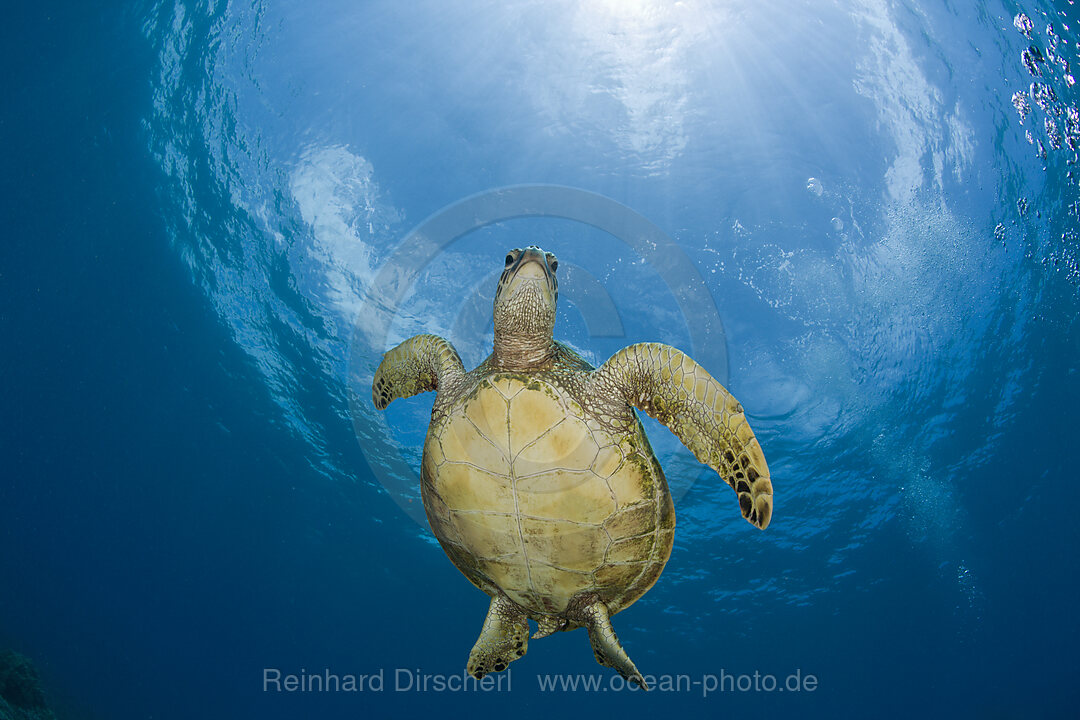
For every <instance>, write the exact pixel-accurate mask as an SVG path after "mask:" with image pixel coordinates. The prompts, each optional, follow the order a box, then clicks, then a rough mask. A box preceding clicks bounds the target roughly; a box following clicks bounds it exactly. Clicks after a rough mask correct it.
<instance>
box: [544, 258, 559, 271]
mask: <svg viewBox="0 0 1080 720" xmlns="http://www.w3.org/2000/svg"><path fill="white" fill-rule="evenodd" d="M547 261H548V267H549V268H551V272H555V271H556V270H558V269H559V258H557V257H555V255H554V254H553V253H548V254H547Z"/></svg>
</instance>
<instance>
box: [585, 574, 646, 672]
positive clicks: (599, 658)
mask: <svg viewBox="0 0 1080 720" xmlns="http://www.w3.org/2000/svg"><path fill="white" fill-rule="evenodd" d="M566 616H567V617H568V618H570V619H571V620H573V621H574V622H576V623H580V624H582V625H584V626H585V627H586V629H588V631H589V642H590V643H592V649H593V655H595V656H596V662H598V663H600V664H601V665H603V666H605V667H609V668H614V669H615V671H616V672H618V673H619V674H620V675H622V676H623V679H624V680H626V681H627V682H632V683H636V684H637V685H639V686H640V687H641V689H642V690H648V689H649V686H648V685H646V684H645V678H643V677H642V676H641V673H640V672H638V669H637V667H635V665H634V663H633V661H632V660H631V659H630V656H629V655H627V654H626V651H625V650H623V646H622V645H620V644H619V638H618V636H616V635H615V628H613V627H611V618H610V617H609V616H608V609H607V605H605V604H604V603H603V602H601V601H600V599H599V598H597V597H596V596H595V595H589V596H585V597H582V598H576V599H575V600H574V601H572V602H571V603H570V607H568V608H567V609H566Z"/></svg>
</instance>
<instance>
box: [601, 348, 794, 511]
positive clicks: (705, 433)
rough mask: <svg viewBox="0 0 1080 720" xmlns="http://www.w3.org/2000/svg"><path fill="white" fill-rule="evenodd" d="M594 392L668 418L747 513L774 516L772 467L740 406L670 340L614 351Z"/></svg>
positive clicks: (665, 422) (679, 435)
mask: <svg viewBox="0 0 1080 720" xmlns="http://www.w3.org/2000/svg"><path fill="white" fill-rule="evenodd" d="M589 382H590V391H591V392H590V396H591V397H594V398H595V397H616V398H620V399H622V400H625V401H626V402H627V403H629V404H630V405H632V406H634V407H636V408H638V409H639V410H643V411H644V412H646V413H648V414H649V415H650V416H652V417H654V418H656V419H657V420H659V421H660V422H662V423H664V424H665V425H667V426H668V428H670V429H671V431H672V432H673V433H675V434H676V435H677V436H678V437H679V439H680V440H682V442H683V444H684V445H686V447H688V448H689V449H690V451H691V452H693V453H694V457H696V458H697V459H698V460H699V461H700V462H703V463H705V464H706V465H708V466H709V467H711V468H712V469H713V470H715V471H716V472H718V473H719V474H720V477H722V478H723V479H724V480H725V482H727V484H728V485H730V486H731V487H732V488H733V489H734V490H735V492H736V493H737V494H738V496H739V509H740V510H741V511H742V515H743V517H744V518H746V519H747V520H749V521H750V523H752V524H753V525H755V526H757V527H759V528H761V529H762V530H764V529H765V528H766V527H767V526H768V524H769V520H771V519H772V507H773V505H772V492H773V489H772V481H771V480H770V478H769V466H768V465H767V464H766V463H765V455H764V454H763V453H762V452H761V445H759V444H758V441H757V438H755V437H754V431H753V430H751V429H750V425H749V423H747V422H746V415H744V414H743V408H742V405H740V404H739V401H738V400H736V399H735V398H734V397H733V396H732V395H731V393H729V392H728V391H727V390H726V389H725V388H724V386H723V385H721V384H720V383H718V382H717V381H716V380H714V379H713V377H712V376H711V375H709V373H708V372H706V371H705V368H703V367H701V366H700V365H698V364H697V363H696V362H694V361H693V360H691V359H690V358H689V357H688V356H686V355H684V354H683V353H681V352H679V351H678V350H676V349H675V348H673V347H670V346H668V345H661V344H659V343H639V344H637V345H630V346H629V347H625V348H623V349H622V350H620V351H619V352H617V353H615V354H614V355H612V356H611V357H610V358H609V359H608V361H607V362H606V363H604V364H603V365H602V366H600V367H599V368H597V369H596V370H594V371H593V373H592V376H591V377H590V378H589Z"/></svg>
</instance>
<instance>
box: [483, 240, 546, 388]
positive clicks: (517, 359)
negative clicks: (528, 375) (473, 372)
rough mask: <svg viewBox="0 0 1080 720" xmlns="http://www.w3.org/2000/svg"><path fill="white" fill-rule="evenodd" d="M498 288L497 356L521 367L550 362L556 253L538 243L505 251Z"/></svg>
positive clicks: (504, 363) (496, 300)
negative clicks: (548, 250) (542, 247)
mask: <svg viewBox="0 0 1080 720" xmlns="http://www.w3.org/2000/svg"><path fill="white" fill-rule="evenodd" d="M504 262H505V267H504V268H503V273H502V276H501V277H500V278H499V286H498V288H496V290H495V356H496V360H497V361H498V362H499V363H500V364H503V365H506V366H515V367H517V368H520V369H527V368H530V367H535V366H536V365H539V364H542V363H543V362H545V361H547V360H548V359H549V358H550V357H551V355H552V353H553V352H554V334H555V304H556V303H557V302H558V300H559V281H558V279H557V278H556V277H555V270H556V268H558V266H559V260H558V258H556V257H555V255H554V253H549V252H544V251H543V250H541V249H540V248H538V247H536V246H535V245H530V246H529V247H527V248H525V249H524V250H521V249H517V248H515V249H514V250H511V251H510V252H508V253H507V254H506V259H505V261H504Z"/></svg>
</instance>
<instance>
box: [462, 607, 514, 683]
mask: <svg viewBox="0 0 1080 720" xmlns="http://www.w3.org/2000/svg"><path fill="white" fill-rule="evenodd" d="M528 647H529V623H528V621H527V620H526V618H525V613H524V611H522V609H521V608H520V607H518V606H517V605H515V604H514V603H513V602H511V601H510V600H509V599H508V598H507V597H506V596H505V595H503V594H501V593H500V594H497V595H495V596H494V597H493V598H491V605H489V606H488V614H487V617H486V618H485V619H484V627H483V628H482V629H481V630H480V637H479V638H478V639H477V640H476V644H475V645H473V649H472V652H470V653H469V664H468V665H466V666H465V669H466V670H468V672H469V674H470V675H472V676H473V677H474V678H477V679H480V678H482V677H484V676H485V675H487V674H488V673H490V672H502V671H503V670H505V669H506V668H507V667H508V666H509V665H510V663H512V662H514V661H515V660H517V659H518V658H519V657H521V656H522V655H524V654H525V651H526V650H527V649H528Z"/></svg>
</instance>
